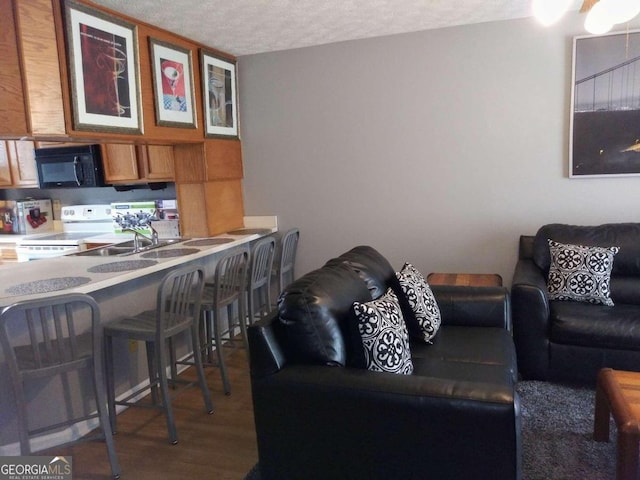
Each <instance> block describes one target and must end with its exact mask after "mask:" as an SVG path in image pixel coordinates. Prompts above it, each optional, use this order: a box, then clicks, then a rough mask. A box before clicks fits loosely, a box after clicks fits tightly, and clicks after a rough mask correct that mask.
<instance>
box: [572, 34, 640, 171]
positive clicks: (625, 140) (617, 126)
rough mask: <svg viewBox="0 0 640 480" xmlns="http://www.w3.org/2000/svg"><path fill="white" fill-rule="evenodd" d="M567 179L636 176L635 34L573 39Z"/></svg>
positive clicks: (638, 78)
mask: <svg viewBox="0 0 640 480" xmlns="http://www.w3.org/2000/svg"><path fill="white" fill-rule="evenodd" d="M570 124H571V131H570V136H569V176H570V177H571V178H588V177H604V176H606V177H612V176H628V175H640V31H629V32H619V33H612V34H608V35H599V36H582V37H575V38H574V40H573V75H572V89H571V121H570Z"/></svg>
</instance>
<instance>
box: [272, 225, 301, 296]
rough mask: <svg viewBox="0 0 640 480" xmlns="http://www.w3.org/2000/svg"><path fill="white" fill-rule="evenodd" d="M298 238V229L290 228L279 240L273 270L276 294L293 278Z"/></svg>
mask: <svg viewBox="0 0 640 480" xmlns="http://www.w3.org/2000/svg"><path fill="white" fill-rule="evenodd" d="M299 238H300V230H298V229H297V228H292V229H290V230H287V231H286V232H285V233H284V235H283V236H282V238H281V240H280V247H279V258H278V261H277V262H276V268H275V271H274V274H275V276H276V282H277V283H276V285H277V289H278V292H277V296H278V295H280V293H281V292H282V291H283V290H284V288H285V287H286V286H287V285H289V284H290V283H291V282H293V279H294V278H295V276H294V268H295V265H296V252H297V250H298V240H299ZM277 296H276V298H277Z"/></svg>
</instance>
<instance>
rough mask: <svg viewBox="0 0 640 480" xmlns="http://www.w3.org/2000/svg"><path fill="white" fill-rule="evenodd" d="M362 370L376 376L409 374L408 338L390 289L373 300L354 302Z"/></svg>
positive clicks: (393, 294)
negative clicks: (377, 374) (363, 365)
mask: <svg viewBox="0 0 640 480" xmlns="http://www.w3.org/2000/svg"><path fill="white" fill-rule="evenodd" d="M353 310H354V312H355V314H356V317H357V325H358V331H359V332H360V337H361V338H362V346H363V347H364V355H365V359H366V367H367V369H368V370H373V371H376V372H391V373H402V374H405V375H410V374H411V373H413V362H412V361H411V350H410V349H409V334H408V332H407V326H406V325H405V323H404V319H403V318H402V312H401V310H400V305H399V304H398V297H396V294H395V293H393V291H392V290H391V289H389V290H387V292H386V293H385V294H384V295H383V296H382V297H380V298H378V299H377V300H372V301H371V302H367V303H359V302H355V303H354V304H353Z"/></svg>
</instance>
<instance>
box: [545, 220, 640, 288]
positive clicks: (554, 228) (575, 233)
mask: <svg viewBox="0 0 640 480" xmlns="http://www.w3.org/2000/svg"><path fill="white" fill-rule="evenodd" d="M549 239H551V240H555V241H556V242H560V243H571V244H574V245H585V246H599V247H611V246H616V247H619V248H620V251H619V252H618V254H617V255H616V261H615V265H614V266H613V270H612V272H611V274H612V276H617V275H621V276H640V223H607V224H603V225H598V226H576V225H565V224H560V223H553V224H549V225H544V226H543V227H541V228H540V229H539V230H538V232H537V233H536V236H535V238H534V241H533V242H534V244H533V261H534V263H535V264H536V265H537V266H538V268H540V269H541V270H542V271H544V272H545V274H546V273H547V272H548V271H549V266H550V264H551V257H550V254H549V244H548V240H549ZM612 296H613V297H614V299H615V291H612Z"/></svg>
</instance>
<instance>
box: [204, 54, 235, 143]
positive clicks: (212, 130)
mask: <svg viewBox="0 0 640 480" xmlns="http://www.w3.org/2000/svg"><path fill="white" fill-rule="evenodd" d="M200 64H201V68H202V95H203V104H204V118H205V136H207V137H236V138H237V137H238V100H237V99H238V97H237V92H236V81H237V79H236V64H235V62H231V61H229V60H225V59H223V58H221V57H218V56H216V55H214V54H213V53H211V52H207V51H205V50H200Z"/></svg>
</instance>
